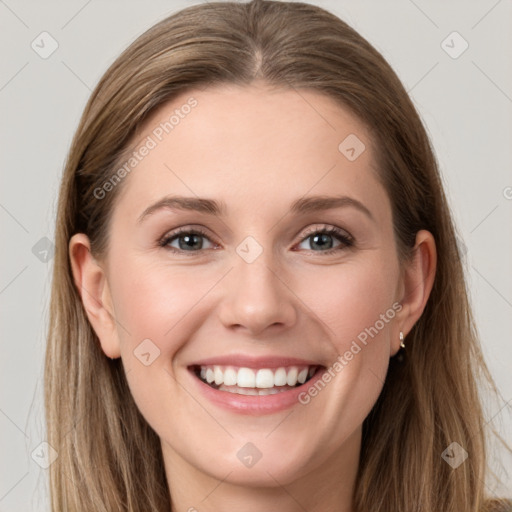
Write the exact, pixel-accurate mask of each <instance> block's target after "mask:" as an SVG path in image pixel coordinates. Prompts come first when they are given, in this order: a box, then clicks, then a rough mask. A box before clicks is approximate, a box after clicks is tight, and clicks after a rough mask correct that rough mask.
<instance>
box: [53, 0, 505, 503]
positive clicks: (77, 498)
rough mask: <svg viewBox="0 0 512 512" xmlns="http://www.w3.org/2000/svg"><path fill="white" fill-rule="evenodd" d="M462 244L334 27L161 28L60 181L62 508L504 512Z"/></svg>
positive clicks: (430, 169)
mask: <svg viewBox="0 0 512 512" xmlns="http://www.w3.org/2000/svg"><path fill="white" fill-rule="evenodd" d="M456 240H457V239H456V234H455V229H454V226H453V222H452V220H451V216H450V212H449V209H448V205H447V202H446V198H445V195H444V192H443V189H442V185H441V180H440V177H439V173H438V169H437V164H436V161H435V158H434V155H433V152H432V150H431V147H430V145H429V140H428V138H427V135H426V133H425V130H424V128H423V126H422V123H421V121H420V119H419V116H418V114H417V112H416V110H415V109H414V107H413V105H412V103H411V101H410V99H409V98H408V96H407V94H406V92H405V90H404V88H403V86H402V85H401V83H400V81H399V80H398V78H397V76H396V75H395V73H394V72H393V71H392V70H391V68H390V67H389V65H388V64H387V63H386V62H385V60H384V59H383V58H382V56H381V55H380V54H379V53H378V52H377V51H376V50H375V49H374V48H373V47H372V46H371V45H370V44H369V43H368V42H367V41H365V40H364V39H363V38H362V37H361V36H360V35H359V34H357V33H356V32H355V31H354V30H353V29H351V28H350V27H349V26H347V25H346V24H345V23H344V22H342V21H341V20H339V19H338V18H336V17H335V16H333V15H332V14H329V13H328V12H326V11H324V10H322V9H319V8H317V7H314V6H311V5H307V4H303V3H297V2H291V3H286V2H270V1H260V0H255V1H252V2H250V3H248V4H238V3H231V2H225V3H208V4H204V5H200V6H195V7H190V8H188V9H185V10H183V11H181V12H179V13H177V14H175V15H173V16H170V17H169V18H167V19H165V20H163V21H162V22H160V23H158V24H157V25H155V26H154V27H153V28H151V29H150V30H148V31H147V32H146V33H145V34H143V35H142V36H140V37H139V38H138V39H137V40H136V41H135V42H134V43H133V44H132V45H131V46H130V47H129V48H128V49H127V50H126V51H125V52H124V53H123V54H122V55H121V56H120V57H119V58H118V59H117V60H116V62H115V63H114V64H113V65H112V66H111V67H110V69H109V70H108V71H107V72H106V73H105V75H104V77H103V78H102V80H101V81H100V83H99V84H98V86H97V88H96V90H95V91H94V92H93V94H92V97H91V99H90V101H89V103H88V105H87V106H86V109H85V112H84V114H83V117H82V120H81V122H80V125H79V127H78V130H77V133H76V135H75V138H74V141H73V144H72V147H71V150H70V154H69V157H68V161H67V164H66V169H65V172H64V176H63V181H62V186H61V191H60V199H59V210H58V217H57V233H56V254H55V267H54V276H53V289H52V304H51V322H50V331H49V337H48V338H49V339H48V348H47V357H46V374H45V379H46V411H47V422H48V441H49V443H50V444H51V445H52V446H53V447H55V449H56V450H57V451H58V453H59V457H58V459H57V460H56V462H54V463H53V465H52V466H51V467H50V483H51V496H52V507H53V510H59V511H60V510H76V511H82V510H83V511H85V510H87V511H90V510H95V511H112V510H126V511H142V510H144V511H147V510H155V511H162V512H163V511H170V510H172V511H178V510H189V511H192V510H199V511H202V510H205V511H206V510H215V511H222V510H228V509H229V510H243V511H260V510H270V509H277V510H280V511H290V512H291V511H295V510H310V511H314V510H315V511H316V510H333V511H334V510H336V511H347V512H348V511H351V512H353V511H367V510H372V511H382V512H384V511H394V512H396V511H411V510H415V511H429V512H430V511H432V510H436V511H443V512H448V511H457V512H460V511H463V510H464V511H468V512H469V511H475V512H476V511H481V510H491V509H492V507H496V506H497V505H498V502H497V501H496V500H495V501H493V502H491V501H490V500H487V497H486V495H485V485H484V480H485V478H486V458H485V435H486V433H485V430H484V420H483V415H482V409H481V405H480V399H479V396H478V392H477V378H478V376H479V375H480V374H481V373H482V374H483V375H484V376H485V377H486V379H487V380H488V382H489V383H490V384H491V386H492V381H491V379H490V377H489V375H488V372H487V370H486V367H485V364H484V361H483V359H482V355H481V352H480V348H479V344H478V340H477V337H476V334H475V328H474V324H473V320H472V317H471V312H470V307H469V304H468V299H467V292H466V287H465V282H464V276H463V270H462V266H461V260H460V254H459V249H458V247H457V243H456ZM64 368H65V371H64V370H63V369H64ZM502 506H503V507H505V503H503V504H502ZM503 509H504V508H503Z"/></svg>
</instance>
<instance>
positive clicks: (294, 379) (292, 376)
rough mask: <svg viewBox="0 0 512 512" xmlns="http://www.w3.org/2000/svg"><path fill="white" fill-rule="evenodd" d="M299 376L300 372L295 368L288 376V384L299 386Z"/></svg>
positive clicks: (291, 369)
mask: <svg viewBox="0 0 512 512" xmlns="http://www.w3.org/2000/svg"><path fill="white" fill-rule="evenodd" d="M298 375H299V370H297V368H295V366H293V367H292V368H290V369H289V370H288V375H287V376H286V384H288V386H295V384H297V376H298Z"/></svg>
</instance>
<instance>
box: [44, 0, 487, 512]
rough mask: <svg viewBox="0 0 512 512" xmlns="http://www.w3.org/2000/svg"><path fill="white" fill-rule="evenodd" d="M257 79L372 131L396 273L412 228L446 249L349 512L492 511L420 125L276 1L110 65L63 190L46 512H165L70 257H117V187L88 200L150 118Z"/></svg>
mask: <svg viewBox="0 0 512 512" xmlns="http://www.w3.org/2000/svg"><path fill="white" fill-rule="evenodd" d="M255 80H263V81H265V82H266V83H268V84H270V85H273V86H276V87H285V88H294V89H296V90H300V89H311V90H314V91H317V92H323V93H324V94H326V95H328V96H329V97H330V98H332V99H334V100H335V101H337V102H339V103H340V104H341V105H342V106H343V107H345V108H347V109H349V110H350V111H351V112H352V113H353V114H355V115H356V116H357V117H358V118H359V119H360V120H361V121H362V122H364V123H365V125H367V127H368V129H369V130H370V133H371V134H372V137H373V142H374V145H375V147H376V148H378V151H376V154H377V155H379V156H378V162H377V166H378V171H379V177H380V179H381V180H382V183H383V185H384V186H385V188H386V190H387V193H388V195H389V197H390V200H391V204H392V212H393V223H394V231H395V235H396V244H397V250H398V254H399V257H400V260H401V261H405V260H406V259H407V258H408V257H409V256H410V255H411V248H412V247H413V245H414V240H415V234H416V232H417V231H418V230H420V229H426V230H428V231H430V232H431V233H432V234H433V236H434V238H435V241H436V246H437V260H438V262H437V273H436V277H435V282H434V286H433V289H432V292H431V295H430V298H429V300H428V303H427V305H426V308H425V311H424V313H423V315H422V317H421V318H420V319H419V321H418V322H417V323H416V325H415V326H414V328H413V329H412V331H411V332H410V334H409V336H408V338H407V350H406V358H405V360H404V361H402V362H401V363H399V362H397V361H395V360H394V359H392V361H391V364H390V368H389V372H388V376H387V379H386V382H385V385H384V388H383V391H382V393H381V395H380V397H379V399H378V401H377V403H376V404H375V406H374V408H373V409H372V411H371V413H370V414H369V416H368V417H367V418H366V420H365V422H364V425H363V441H362V450H361V457H360V466H359V473H358V478H357V484H356V489H355V495H354V509H355V510H357V511H361V512H363V511H364V512H366V511H372V512H400V511H402V512H406V511H407V512H412V511H415V512H432V511H434V510H435V511H436V512H462V511H464V512H477V511H481V510H484V505H485V502H484V500H485V496H484V481H485V477H486V474H487V472H486V465H487V462H486V457H485V452H486V450H485V445H486V434H485V429H484V420H483V412H482V407H481V400H480V397H479V393H478V388H477V383H478V382H479V380H480V379H483V381H485V382H487V383H488V384H490V386H491V388H492V389H494V390H495V388H494V387H493V384H492V379H491V377H490V375H489V373H488V371H487V368H486V366H485V363H484V361H483V358H482V354H481V350H480V347H479V342H478V339H477V332H476V329H475V325H474V321H473V319H472V315H471V309H470V304H469V301H468V295H467V290H466V284H465V279H464V268H463V265H462V262H461V255H460V250H459V247H458V244H457V235H456V231H455V228H454V224H453V222H452V219H451V215H450V211H449V208H448V205H447V200H446V198H445V194H444V192H443V187H442V181H441V178H440V176H439V172H438V166H437V162H436V160H435V157H434V154H433V151H432V148H431V146H430V143H429V139H428V137H427V134H426V132H425V129H424V127H423V125H422V122H421V120H420V117H419V115H418V113H417V111H416V110H415V108H414V106H413V104H412V102H411V100H410V99H409V97H408V95H407V93H406V91H405V89H404V87H403V86H402V84H401V83H400V81H399V79H398V77H397V76H396V74H395V73H394V72H393V70H392V69H391V68H390V66H389V65H388V63H387V62H386V61H385V59H384V58H383V57H382V56H381V54H380V53H379V52H378V51H377V50H376V49H375V48H373V47H372V46H371V45H370V44H369V43H368V42H367V41H366V40H365V39H363V38H362V37H361V36H360V35H359V34H358V33H357V32H356V31H354V30H353V29H352V28H351V27H349V26H348V25H347V24H346V23H344V22H343V21H341V20H340V19H338V18H337V17H336V16H334V15H333V14H331V13H329V12H327V11H325V10H323V9H321V8H319V7H316V6H313V5H309V4H305V3H299V2H289V3H288V2H276V1H266V0H254V1H252V2H250V3H237V2H209V3H205V4H201V5H197V6H193V7H189V8H187V9H184V10H182V11H180V12H178V13H177V14H174V15H172V16H170V17H168V18H166V19H164V20H163V21H161V22H159V23H158V24H156V25H155V26H153V27H152V28H151V29H149V30H148V31H147V32H145V33H144V34H142V35H141V36H140V37H139V38H138V39H137V40H136V41H135V42H133V43H132V44H131V45H130V46H129V47H128V48H127V49H126V50H125V51H124V52H123V53H122V54H121V55H120V56H119V58H118V59H117V60H116V61H115V62H114V63H113V64H112V65H111V66H110V68H109V69H108V70H107V71H106V73H105V74H104V76H103V78H102V79H101V81H100V82H99V84H98V85H97V87H96V89H95V90H94V92H93V93H92V95H91V98H90V99H89V102H88V104H87V106H86V108H85V111H84V113H83V115H82V118H81V121H80V124H79V126H78V129H77V132H76V134H75V137H74V139H73V142H72V146H71V149H70V151H69V155H68V159H67V162H66V166H65V170H64V174H63V178H62V184H61V188H60V195H59V203H58V213H57V219H56V249H55V260H54V269H53V284H52V293H51V306H50V326H49V332H48V345H47V352H46V361H45V407H46V418H47V432H48V442H49V443H50V444H51V445H52V446H53V447H54V448H55V449H56V450H57V452H58V454H59V456H58V458H57V460H56V461H55V462H54V463H53V464H52V465H51V466H50V490H51V503H52V510H54V511H59V512H61V511H64V510H65V511H67V512H72V511H77V512H78V511H80V512H82V511H83V512H85V511H87V512H90V511H91V510H94V511H95V512H111V511H113V510H116V511H121V510H122V511H130V512H142V511H144V512H147V511H149V510H151V511H158V512H164V511H165V512H169V511H170V510H171V499H170V496H169V489H168V485H167V481H166V475H165V471H164V465H163V458H162V454H161V447H160V440H159V438H158V436H157V434H156V433H155V432H154V431H153V430H152V429H151V428H150V427H149V425H148V424H147V422H146V421H145V420H144V418H143V417H142V415H141V414H140V413H139V411H138V409H137V406H136V404H135V403H134V401H133V399H132V397H131V394H130V390H129V388H128V385H127V381H126V379H125V375H124V371H123V367H122V362H121V360H120V359H118V360H114V361H111V360H110V359H108V358H107V357H106V356H105V354H104V353H103V352H102V350H101V347H100V344H99V340H98V338H97V336H96V334H95V332H94V330H93V329H92V327H91V325H90V324H89V321H88V319H87V316H86V314H85V311H84V308H83V305H82V301H81V298H80V293H79V291H78V290H77V288H76V286H75V285H74V283H73V277H72V272H71V266H70V261H69V256H68V243H69V240H70V238H71V236H72V235H73V234H75V233H78V232H82V233H85V234H86V235H88V237H89V238H90V240H91V247H92V252H93V254H94V255H95V256H96V257H98V258H101V257H104V256H105V255H106V254H107V249H108V230H109V219H110V215H111V213H112V211H113V209H114V207H115V204H116V197H118V194H119V190H120V189H121V188H122V186H123V183H120V184H119V185H118V186H116V187H115V188H114V189H113V190H112V191H111V192H110V193H109V194H107V195H106V196H105V197H104V198H102V199H101V200H98V199H97V198H96V196H95V193H94V192H95V190H97V188H98V187H101V186H102V184H103V183H105V182H106V180H108V179H109V178H110V177H111V176H112V174H113V173H114V171H115V170H116V169H117V167H116V166H117V165H118V163H119V161H120V160H121V157H122V155H123V154H124V153H125V152H126V150H127V148H128V147H129V145H130V143H131V140H132V137H133V136H134V134H135V130H136V129H137V128H138V127H139V126H140V125H141V123H142V122H143V121H144V120H145V119H146V118H147V116H148V115H149V114H150V113H151V112H153V111H154V110H155V109H156V108H158V107H159V106H161V105H162V104H163V103H164V102H167V101H169V100H171V99H172V98H174V97H175V96H177V95H178V94H180V93H182V92H184V91H187V90H188V89H191V88H197V87H207V86H208V85H209V84H222V83H232V84H238V85H249V84H251V83H252V82H253V81H255ZM127 179H129V178H127ZM454 441H456V442H457V443H458V444H459V445H461V446H462V447H463V448H464V449H465V450H466V452H468V453H469V457H468V459H467V460H466V461H465V462H464V463H463V464H461V465H460V466H459V467H458V468H457V469H453V468H452V467H451V466H450V465H449V464H447V463H446V462H445V461H444V460H443V458H442V457H441V454H442V453H443V451H444V450H445V449H446V448H447V447H448V446H449V445H450V444H451V443H452V442H454Z"/></svg>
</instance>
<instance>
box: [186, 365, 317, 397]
mask: <svg viewBox="0 0 512 512" xmlns="http://www.w3.org/2000/svg"><path fill="white" fill-rule="evenodd" d="M323 369H325V368H324V367H323V366H321V365H292V366H280V367H278V368H263V367H262V368H248V367H244V366H240V367H239V366H233V365H217V364H216V365H192V366H189V370H190V371H191V372H192V373H193V375H195V377H196V378H197V379H199V380H200V381H201V382H203V383H204V384H206V385H207V386H209V387H211V388H213V389H215V390H217V391H224V392H227V393H233V394H237V395H252V396H266V395H274V394H278V393H283V392H286V391H290V390H292V389H296V388H299V387H301V386H303V385H305V384H306V383H307V382H309V381H310V380H311V379H312V378H313V377H314V376H315V375H316V374H317V373H319V372H320V371H321V370H323Z"/></svg>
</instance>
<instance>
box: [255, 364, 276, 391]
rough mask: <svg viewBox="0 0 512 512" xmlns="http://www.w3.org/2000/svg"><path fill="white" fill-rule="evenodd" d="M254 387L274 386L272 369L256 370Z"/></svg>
mask: <svg viewBox="0 0 512 512" xmlns="http://www.w3.org/2000/svg"><path fill="white" fill-rule="evenodd" d="M256 387H257V388H273V387H274V374H273V373H272V370H267V369H264V370H258V373H257V374H256Z"/></svg>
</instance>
